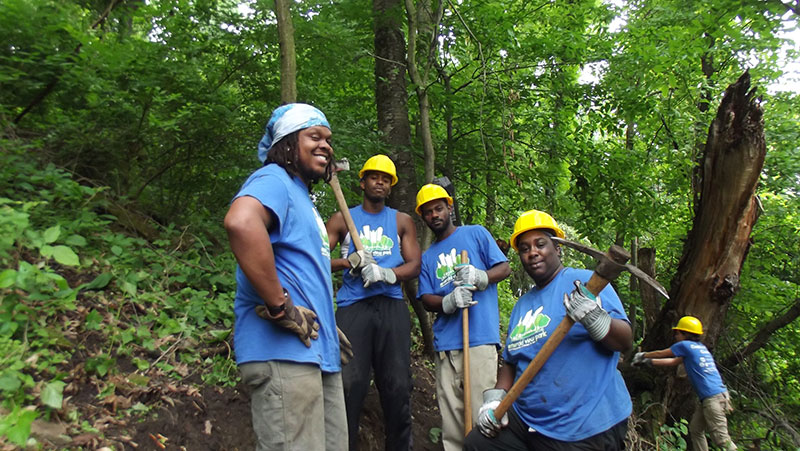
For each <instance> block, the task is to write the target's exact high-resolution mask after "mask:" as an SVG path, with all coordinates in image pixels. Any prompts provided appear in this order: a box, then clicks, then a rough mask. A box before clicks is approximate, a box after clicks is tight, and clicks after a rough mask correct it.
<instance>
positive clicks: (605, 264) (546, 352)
mask: <svg viewBox="0 0 800 451" xmlns="http://www.w3.org/2000/svg"><path fill="white" fill-rule="evenodd" d="M550 239H551V240H553V241H554V242H555V243H558V244H563V245H565V246H567V247H571V248H573V249H577V250H579V251H581V252H583V253H584V254H588V255H591V256H592V257H594V258H595V259H597V267H596V268H595V270H594V272H593V273H592V277H591V278H589V281H588V282H586V285H585V287H586V289H587V290H589V291H590V292H591V293H592V294H593V295H595V296H597V295H599V294H600V292H601V291H603V288H605V287H606V285H608V284H609V283H610V282H611V281H612V280H614V279H616V278H617V277H618V276H619V275H620V274H621V273H622V271H628V272H630V273H631V274H633V275H634V276H636V277H638V278H639V279H641V280H642V281H643V282H645V283H646V284H648V285H650V286H652V287H653V288H654V289H655V290H656V291H657V292H658V293H659V294H660V295H662V296H664V297H665V298H667V299H669V295H668V294H667V290H665V289H664V287H662V286H661V284H659V283H658V282H657V281H656V280H655V279H653V278H652V277H650V276H649V275H647V273H645V272H644V271H642V270H641V269H639V268H637V267H636V266H633V265H630V264H628V260H630V258H631V254H629V253H628V251H626V250H625V249H623V248H622V247H620V246H617V245H616V244H615V245H613V246H611V248H609V250H608V252H607V253H604V252H601V251H599V250H597V249H594V248H592V247H589V246H586V245H584V244H581V243H576V242H575V241H569V240H565V239H562V238H558V237H555V236H554V237H551V238H550ZM573 324H575V321H573V320H572V318H570V317H569V315H564V319H563V320H561V323H560V324H559V325H558V327H556V329H555V330H554V331H553V333H552V334H551V335H550V336H549V337H548V338H547V341H545V342H544V345H542V348H541V349H540V350H539V352H538V353H537V354H536V357H534V358H533V360H532V361H531V363H530V364H529V365H528V367H527V368H525V371H523V372H522V374H521V375H520V377H519V379H517V381H516V382H515V383H514V385H513V386H512V387H511V389H510V390H508V394H506V396H505V397H504V398H503V400H502V401H500V404H499V405H498V406H497V408H496V409H494V417H495V418H496V419H499V418H503V415H505V414H506V412H508V409H509V408H510V407H511V404H513V403H514V401H516V400H517V398H519V396H520V395H521V394H522V390H524V389H525V387H526V386H527V385H528V384H529V383H530V382H531V380H533V377H534V376H536V374H537V373H538V372H539V370H540V369H542V366H543V365H544V364H545V362H547V359H549V358H550V355H552V354H553V351H555V349H556V347H558V345H559V344H561V341H562V340H563V339H564V337H565V336H566V335H567V332H569V329H570V328H571V327H572V325H573Z"/></svg>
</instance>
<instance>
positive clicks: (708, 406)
mask: <svg viewBox="0 0 800 451" xmlns="http://www.w3.org/2000/svg"><path fill="white" fill-rule="evenodd" d="M730 412H733V405H732V404H731V398H730V395H729V394H728V392H727V391H725V392H722V393H719V394H716V395H714V396H710V397H708V398H706V399H704V400H703V401H701V402H700V404H699V405H698V406H697V408H696V409H695V411H694V415H692V420H691V422H689V436H690V437H691V439H692V449H693V450H694V451H708V442H707V441H706V434H705V433H706V431H708V433H709V434H710V435H711V439H712V440H714V443H715V444H716V445H717V446H719V447H720V448H722V449H724V450H726V451H734V450H736V449H738V448H737V447H736V444H734V443H733V441H731V436H730V435H728V419H727V417H726V416H725V415H726V414H728V413H730Z"/></svg>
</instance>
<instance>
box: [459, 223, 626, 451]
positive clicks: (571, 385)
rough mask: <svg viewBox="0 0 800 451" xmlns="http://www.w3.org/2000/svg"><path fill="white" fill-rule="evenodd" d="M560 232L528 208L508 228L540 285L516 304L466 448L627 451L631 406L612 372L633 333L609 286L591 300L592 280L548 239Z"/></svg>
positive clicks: (619, 377)
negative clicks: (514, 389) (519, 384)
mask: <svg viewBox="0 0 800 451" xmlns="http://www.w3.org/2000/svg"><path fill="white" fill-rule="evenodd" d="M553 236H558V237H559V238H564V231H563V230H561V228H560V227H559V226H558V224H556V222H555V220H554V219H553V218H552V217H551V216H550V215H548V214H547V213H544V212H541V211H537V210H530V211H527V212H525V213H523V214H522V215H521V216H520V217H519V219H517V222H516V224H515V225H514V233H513V235H511V246H512V247H513V248H514V250H516V251H517V253H519V258H520V262H521V263H522V267H523V268H524V269H525V272H527V273H528V275H529V276H530V277H531V279H533V282H534V283H535V284H536V285H535V286H534V287H533V288H531V289H530V291H528V292H527V293H526V294H524V295H523V296H522V297H521V298H519V300H518V301H517V303H516V305H514V309H513V310H512V312H511V316H510V318H509V323H508V337H507V338H506V345H505V349H504V351H503V359H504V365H503V366H502V367H501V368H500V370H499V371H498V374H497V385H496V386H495V387H494V388H493V389H491V390H487V391H486V392H485V393H484V394H483V400H484V403H483V406H481V409H480V410H481V413H480V415H479V417H478V427H477V429H473V430H472V432H470V434H469V435H468V436H467V439H466V444H465V446H464V449H465V450H508V449H536V450H563V451H572V450H574V451H579V450H603V451H616V450H623V449H625V434H626V432H627V422H628V416H629V415H630V414H631V408H632V406H631V398H630V395H629V394H628V390H627V388H626V387H625V381H624V380H623V379H622V375H621V374H620V373H619V371H618V370H617V362H618V361H619V353H620V351H624V350H626V349H629V348H630V347H631V345H632V340H633V334H632V332H631V327H630V323H629V322H628V319H627V316H626V315H625V311H624V310H623V308H622V303H621V302H620V300H619V297H617V294H616V293H615V292H614V289H613V288H611V286H610V285H609V286H607V287H606V288H605V289H603V291H602V292H601V293H600V296H598V297H596V298H595V297H594V296H593V295H592V294H591V293H590V292H589V291H588V290H586V289H585V288H584V287H583V286H582V284H583V283H586V282H587V281H588V280H589V278H590V277H591V274H592V272H591V271H588V270H583V269H574V268H569V267H564V266H563V264H562V263H561V247H560V246H558V245H557V244H555V243H554V242H553V240H551V237H553ZM566 315H569V316H570V318H572V319H573V320H574V321H575V325H574V326H572V328H571V329H570V330H569V332H568V333H567V335H566V336H565V337H564V340H563V341H562V342H561V344H559V345H558V347H557V348H556V350H555V351H554V352H553V354H552V355H551V356H550V358H549V359H548V360H547V362H546V363H545V364H544V366H543V367H542V369H541V370H540V371H539V373H538V374H537V375H536V377H535V378H534V379H533V380H532V381H531V382H530V383H529V384H528V385H527V386H526V387H525V388H524V390H523V391H522V393H521V395H520V397H519V398H518V399H517V400H516V401H515V402H514V403H513V404H512V407H511V408H510V409H509V410H508V412H507V413H506V414H505V415H504V416H503V417H502V418H496V417H495V415H494V409H495V408H497V406H498V405H499V404H500V401H501V400H502V399H503V397H505V396H506V393H507V391H508V390H509V389H510V388H511V386H512V385H513V383H514V382H515V381H516V380H517V379H519V377H520V375H521V374H522V373H523V372H524V371H525V369H526V368H527V367H528V365H530V363H531V361H532V360H533V358H534V357H535V356H536V354H538V353H539V350H540V349H541V348H542V346H543V345H544V343H545V342H546V341H547V339H548V337H550V335H552V334H553V331H554V330H555V329H556V327H558V325H559V324H560V323H561V321H562V320H563V319H564V317H565V316H566Z"/></svg>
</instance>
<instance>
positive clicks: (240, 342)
mask: <svg viewBox="0 0 800 451" xmlns="http://www.w3.org/2000/svg"><path fill="white" fill-rule="evenodd" d="M242 196H250V197H253V198H255V199H257V200H258V201H259V202H261V203H262V204H263V205H264V207H266V208H267V209H269V211H270V212H272V217H273V219H274V221H275V225H274V226H273V228H272V230H271V231H270V233H269V239H270V241H271V242H272V250H273V253H274V254H275V267H276V269H277V271H278V278H279V279H280V282H281V285H283V287H284V288H285V289H286V291H288V292H289V295H290V296H291V297H292V301H293V302H294V305H296V306H302V307H306V308H308V309H311V310H313V311H314V312H315V313H316V314H317V321H319V325H320V330H319V338H318V339H316V340H311V347H310V348H307V347H306V346H305V345H304V344H303V342H302V341H301V340H300V339H299V338H298V337H297V335H295V334H294V333H292V332H289V331H288V330H286V329H284V328H282V327H279V326H277V325H275V324H273V323H272V322H270V321H267V320H265V319H262V318H260V317H259V316H258V315H256V312H255V307H256V306H257V305H261V304H263V303H264V301H263V300H262V299H261V298H260V297H259V295H258V293H256V291H255V289H254V288H253V285H252V284H251V283H250V281H249V280H247V277H246V276H245V275H244V272H242V270H241V268H239V267H237V268H236V284H237V287H236V299H235V300H234V304H233V311H234V313H235V315H236V324H235V327H234V338H233V344H234V352H235V354H236V363H238V364H242V363H247V362H258V361H268V360H284V361H290V362H297V363H312V364H316V365H319V367H320V369H321V370H322V371H324V372H329V373H334V372H339V371H341V362H340V357H339V336H338V334H337V332H336V320H335V319H334V314H333V285H332V282H331V259H330V249H329V244H328V232H327V231H326V230H325V224H324V223H323V222H322V217H320V215H319V213H318V212H317V209H316V208H315V207H314V204H313V203H312V202H311V199H310V198H309V193H308V188H307V187H306V185H305V184H304V183H303V182H302V181H301V180H300V179H299V178H298V177H294V176H290V175H289V174H288V173H287V172H286V171H285V170H284V169H283V168H281V167H280V166H278V165H277V164H270V165H267V166H264V167H262V168H261V169H259V170H257V171H255V172H254V173H253V174H252V175H250V177H249V178H248V179H247V181H245V182H244V185H242V188H241V190H240V191H239V193H238V194H237V195H236V198H239V197H242Z"/></svg>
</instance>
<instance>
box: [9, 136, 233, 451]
mask: <svg viewBox="0 0 800 451" xmlns="http://www.w3.org/2000/svg"><path fill="white" fill-rule="evenodd" d="M36 152H37V150H36V149H34V148H25V147H24V145H21V144H19V143H18V142H16V141H15V142H8V141H6V142H3V143H0V157H2V160H3V164H2V165H0V399H2V404H0V406H1V407H2V408H1V409H0V443H2V442H3V441H7V442H11V443H13V444H16V445H20V446H23V445H25V444H26V443H27V444H28V445H29V446H30V445H31V443H30V441H31V440H32V439H30V437H29V436H30V429H31V424H32V422H33V421H34V420H35V419H41V420H54V419H58V420H59V422H61V423H66V424H68V425H69V428H70V430H68V431H67V432H68V433H69V435H73V434H75V433H80V432H85V431H88V432H94V433H98V434H101V433H102V431H101V430H100V429H101V427H100V426H98V424H97V423H93V422H92V421H91V420H89V419H87V418H82V417H81V415H82V414H81V412H80V411H79V409H78V407H77V399H79V398H80V397H81V396H84V397H85V396H86V393H85V391H86V387H93V390H90V394H91V396H93V397H94V398H95V399H90V400H88V402H89V403H90V404H91V403H96V404H99V405H102V404H104V403H110V402H111V401H113V404H114V409H113V412H114V414H116V415H126V414H131V415H132V414H135V413H136V412H142V411H146V410H147V407H146V406H144V405H142V404H141V403H140V402H137V397H136V393H141V392H143V391H144V390H146V389H147V387H148V385H151V384H153V383H154V382H153V381H154V380H155V379H156V378H158V379H159V380H164V379H166V380H176V381H182V382H184V383H186V381H188V380H192V381H203V382H205V383H210V384H220V385H232V384H234V383H235V380H236V377H237V373H236V371H235V366H234V364H233V362H232V361H231V359H230V348H229V346H228V338H229V335H230V332H231V327H232V324H233V313H232V308H231V305H232V302H233V300H232V293H233V292H234V284H235V281H234V278H233V273H232V269H233V268H234V262H233V260H232V256H230V253H229V252H224V251H221V250H213V249H211V248H210V246H211V245H210V244H209V243H210V242H211V240H208V239H207V238H206V237H208V236H210V234H212V233H222V229H221V227H220V226H219V224H211V225H209V226H197V225H192V226H189V227H183V228H178V227H175V226H167V227H162V230H161V231H160V234H159V238H158V239H157V240H154V241H152V242H148V241H146V240H143V239H141V238H138V237H136V236H134V235H133V234H131V233H129V232H127V231H125V230H124V229H123V228H122V227H120V226H119V224H118V222H117V219H116V218H115V217H114V216H112V215H110V214H108V213H107V211H108V210H109V209H108V205H106V203H107V202H109V200H108V199H109V197H108V196H105V195H100V194H101V193H103V191H104V188H103V187H92V186H87V185H85V184H81V183H78V182H77V181H75V180H73V178H72V177H71V176H70V174H69V173H68V172H66V171H64V170H62V169H59V168H56V167H54V166H53V165H39V164H38V163H37V162H36V158H35V156H36ZM103 194H104V193H103ZM136 387H139V390H137V389H136Z"/></svg>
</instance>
